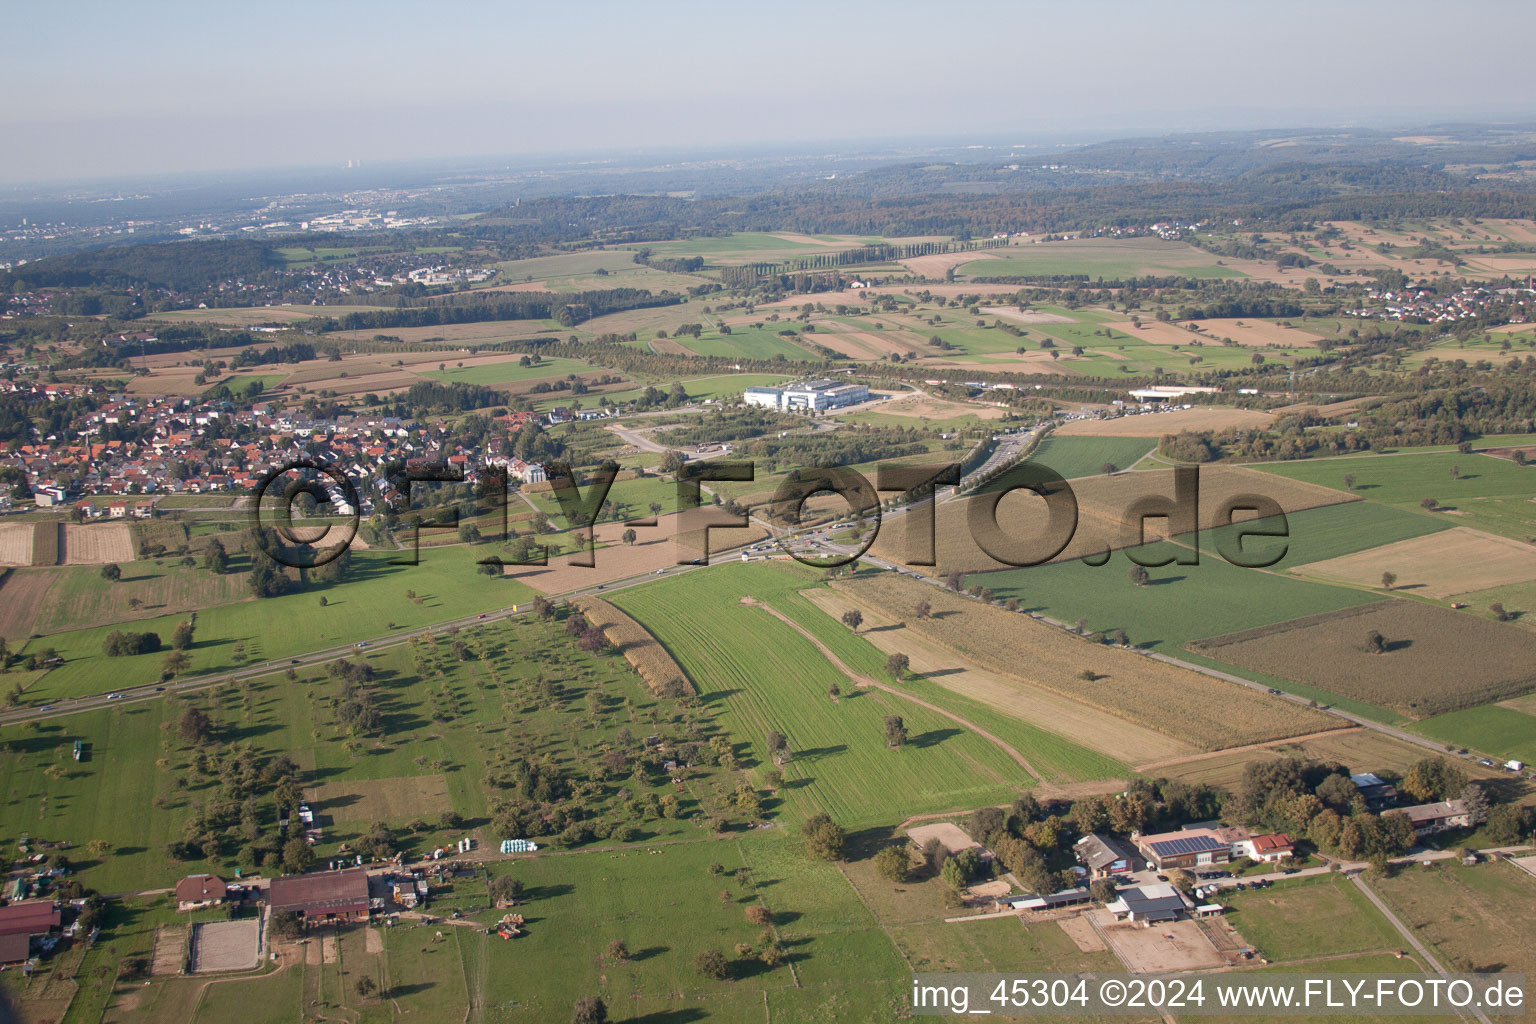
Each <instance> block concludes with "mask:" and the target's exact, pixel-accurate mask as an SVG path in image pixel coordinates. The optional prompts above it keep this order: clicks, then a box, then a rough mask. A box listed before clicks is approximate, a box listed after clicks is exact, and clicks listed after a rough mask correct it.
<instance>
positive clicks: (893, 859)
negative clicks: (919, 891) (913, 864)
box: [875, 846, 908, 882]
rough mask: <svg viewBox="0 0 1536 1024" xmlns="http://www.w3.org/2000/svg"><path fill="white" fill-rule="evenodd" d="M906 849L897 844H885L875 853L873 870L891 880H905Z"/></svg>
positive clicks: (906, 866) (906, 865)
mask: <svg viewBox="0 0 1536 1024" xmlns="http://www.w3.org/2000/svg"><path fill="white" fill-rule="evenodd" d="M907 868H908V863H907V851H906V850H904V849H903V848H901V847H899V846H887V847H886V848H885V849H883V850H881V851H880V852H879V853H877V854H875V870H876V871H877V872H879V874H880V877H881V878H885V879H889V880H890V881H892V882H905V881H906V880H907Z"/></svg>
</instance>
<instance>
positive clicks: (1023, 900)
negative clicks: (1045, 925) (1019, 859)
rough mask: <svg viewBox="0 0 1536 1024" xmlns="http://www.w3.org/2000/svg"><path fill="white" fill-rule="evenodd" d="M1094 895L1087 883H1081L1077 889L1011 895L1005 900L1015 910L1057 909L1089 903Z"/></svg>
mask: <svg viewBox="0 0 1536 1024" xmlns="http://www.w3.org/2000/svg"><path fill="white" fill-rule="evenodd" d="M1092 898H1093V897H1092V896H1091V895H1090V894H1089V892H1088V887H1087V886H1086V885H1080V886H1078V887H1077V888H1075V889H1063V890H1061V891H1060V892H1053V893H1047V894H1046V895H1044V896H1010V897H1009V898H1008V899H1006V900H1004V901H1003V902H1005V903H1007V904H1008V905H1009V906H1010V907H1012V908H1013V909H1014V910H1055V909H1056V908H1057V907H1071V906H1076V905H1077V904H1080V903H1087V902H1088V901H1089V900H1091V899H1092Z"/></svg>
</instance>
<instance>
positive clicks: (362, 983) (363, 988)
mask: <svg viewBox="0 0 1536 1024" xmlns="http://www.w3.org/2000/svg"><path fill="white" fill-rule="evenodd" d="M377 987H378V986H376V985H375V984H374V983H373V979H372V978H368V977H362V978H358V979H357V985H356V988H357V994H358V995H359V996H361V997H362V998H364V999H367V998H368V997H369V996H371V995H373V990H374V989H375V988H377Z"/></svg>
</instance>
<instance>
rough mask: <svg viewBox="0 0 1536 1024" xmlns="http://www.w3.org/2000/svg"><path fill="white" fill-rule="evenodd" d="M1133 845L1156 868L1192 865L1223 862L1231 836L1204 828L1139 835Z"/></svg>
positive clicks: (1229, 852) (1229, 849)
mask: <svg viewBox="0 0 1536 1024" xmlns="http://www.w3.org/2000/svg"><path fill="white" fill-rule="evenodd" d="M1136 848H1137V849H1138V850H1140V851H1141V855H1142V856H1143V857H1145V858H1146V859H1147V863H1148V864H1150V865H1151V866H1152V867H1154V868H1156V869H1157V870H1158V871H1166V870H1168V869H1169V868H1192V867H1195V866H1197V865H1202V864H1225V863H1227V862H1228V861H1230V860H1231V859H1232V840H1231V839H1230V838H1227V837H1223V836H1221V835H1218V834H1217V833H1216V831H1215V830H1214V829H1207V828H1194V829H1185V830H1183V831H1181V832H1159V833H1157V834H1155V835H1150V836H1138V837H1137V838H1136Z"/></svg>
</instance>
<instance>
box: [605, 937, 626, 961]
mask: <svg viewBox="0 0 1536 1024" xmlns="http://www.w3.org/2000/svg"><path fill="white" fill-rule="evenodd" d="M607 956H608V959H609V960H613V961H615V962H617V963H622V962H623V961H625V960H628V959H629V946H628V944H626V943H625V941H624V940H623V939H614V940H613V941H612V942H610V943H608V952H607Z"/></svg>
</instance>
